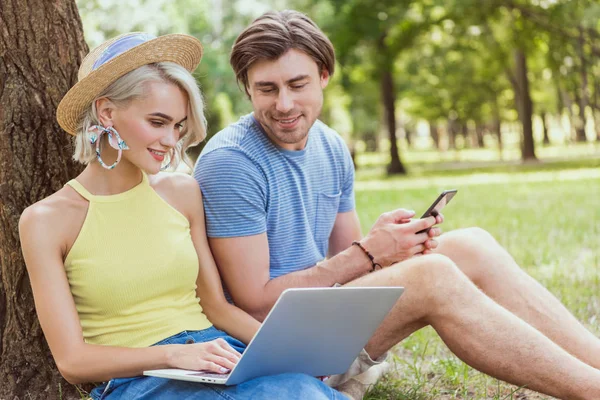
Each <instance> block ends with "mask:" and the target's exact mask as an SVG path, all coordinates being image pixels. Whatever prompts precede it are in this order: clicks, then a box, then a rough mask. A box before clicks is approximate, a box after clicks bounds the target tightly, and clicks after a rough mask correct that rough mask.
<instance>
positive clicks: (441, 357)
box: [356, 160, 600, 399]
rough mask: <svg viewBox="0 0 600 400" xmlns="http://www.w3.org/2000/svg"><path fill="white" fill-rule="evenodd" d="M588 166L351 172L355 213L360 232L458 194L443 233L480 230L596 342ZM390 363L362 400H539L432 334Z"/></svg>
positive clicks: (594, 224)
mask: <svg viewBox="0 0 600 400" xmlns="http://www.w3.org/2000/svg"><path fill="white" fill-rule="evenodd" d="M594 162H596V161H592V162H591V164H590V162H589V161H581V160H579V161H572V162H570V164H567V165H563V166H562V167H561V166H555V165H552V164H548V165H537V166H535V167H532V168H515V169H513V168H512V167H505V168H504V171H503V168H501V167H496V169H495V170H494V171H492V172H491V173H476V174H474V175H465V174H462V173H459V174H456V175H452V174H451V173H448V172H443V173H435V172H431V173H429V174H427V175H426V176H421V177H408V178H391V179H388V178H386V179H382V180H375V179H373V177H372V176H369V173H368V170H367V171H365V170H363V171H360V170H359V173H358V179H359V181H358V182H357V185H356V200H357V209H358V210H359V216H360V220H361V224H362V227H363V231H365V232H366V231H368V229H369V228H370V227H371V226H372V224H373V223H374V221H375V219H376V218H377V217H378V216H379V214H380V213H382V212H384V211H388V210H391V209H394V208H409V209H414V210H415V211H416V212H417V214H418V213H421V212H423V211H424V210H425V209H426V208H427V207H428V206H429V204H430V203H431V201H432V200H433V199H434V198H435V197H436V196H437V194H438V193H439V192H440V190H442V189H447V188H457V189H458V190H459V191H458V194H457V196H456V197H455V198H454V200H453V201H452V203H450V204H449V205H448V207H447V208H446V209H445V211H444V215H445V218H446V221H445V223H444V224H443V229H444V230H451V229H457V228H462V227H469V226H480V227H483V228H485V229H487V230H488V231H489V232H491V233H492V234H493V235H494V236H495V237H496V239H497V240H498V241H499V242H500V243H501V244H502V245H503V246H504V247H505V248H507V249H508V251H509V252H510V253H511V254H512V255H513V256H514V257H515V259H516V260H517V262H518V263H519V264H520V265H521V266H522V267H523V268H524V269H525V270H526V271H527V272H528V273H529V274H530V275H532V276H533V277H534V278H536V279H538V280H539V281H540V282H541V283H542V284H543V285H545V286H546V287H547V288H548V289H549V290H550V291H551V292H552V293H554V294H555V295H556V296H557V297H558V298H559V299H560V300H561V301H562V302H564V303H565V305H566V306H567V308H569V310H571V311H572V312H573V313H574V314H575V315H576V316H577V317H578V318H579V319H580V320H581V321H583V323H584V324H585V325H586V326H587V327H588V328H589V329H590V330H591V331H592V332H594V333H595V334H597V335H600V324H599V322H598V317H599V314H600V290H599V289H600V250H599V248H600V200H599V197H600V172H599V171H600V168H597V167H598V165H597V164H594ZM365 172H366V173H365ZM394 361H395V363H394V364H395V371H394V372H393V373H392V374H391V375H390V377H389V378H387V379H384V380H383V381H382V382H380V383H379V384H378V385H377V386H376V387H374V388H373V389H372V390H371V391H370V392H369V394H368V395H367V396H366V397H365V398H366V399H454V398H460V399H463V398H469V399H511V398H514V399H517V398H524V397H518V396H523V395H524V393H527V396H528V397H527V398H529V399H542V398H547V397H544V396H539V395H536V394H533V395H532V394H531V392H528V391H526V390H523V389H520V388H516V387H513V386H511V385H507V384H504V383H501V382H498V381H496V380H495V379H492V378H490V377H487V376H486V375H483V374H481V373H479V372H477V371H475V370H473V369H471V368H469V367H468V366H466V365H465V364H463V363H462V362H461V361H460V360H458V359H457V358H456V357H455V356H454V355H453V354H452V353H450V352H449V350H448V349H447V348H446V346H445V345H444V344H443V343H442V341H441V340H440V339H439V338H438V336H437V335H436V334H435V332H434V331H433V330H432V329H431V328H427V329H423V330H422V331H419V332H417V333H415V334H413V335H412V336H411V337H409V338H408V339H406V340H405V341H403V342H402V343H401V344H400V345H399V346H397V347H396V348H395V356H394Z"/></svg>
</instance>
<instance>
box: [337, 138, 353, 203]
mask: <svg viewBox="0 0 600 400" xmlns="http://www.w3.org/2000/svg"><path fill="white" fill-rule="evenodd" d="M342 146H343V152H344V167H343V168H344V170H343V174H344V178H343V180H342V196H341V199H340V206H339V207H338V213H342V212H347V211H352V210H354V208H355V200H354V162H353V161H352V156H351V155H350V150H348V146H346V144H345V143H343V145H342Z"/></svg>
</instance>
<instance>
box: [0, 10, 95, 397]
mask: <svg viewBox="0 0 600 400" xmlns="http://www.w3.org/2000/svg"><path fill="white" fill-rule="evenodd" d="M58 21H60V23H58ZM0 26H2V30H0V82H2V87H1V88H0V101H1V104H2V108H0V282H1V283H0V290H1V292H2V293H3V295H2V296H1V297H0V382H2V384H0V398H2V399H56V398H59V396H62V398H63V399H67V398H80V396H79V395H78V394H77V391H76V390H75V388H74V387H73V386H71V385H68V384H66V382H65V381H64V380H63V379H62V377H61V376H60V374H59V373H58V370H57V369H56V367H55V365H54V361H53V359H52V356H51V354H50V351H49V350H48V346H47V344H46V341H45V340H44V337H43V334H42V330H41V328H40V324H39V322H38V319H37V316H36V313H35V309H34V302H33V296H32V292H31V286H30V284H29V279H28V277H27V272H26V269H25V264H24V262H23V258H22V255H21V249H20V243H19V233H18V222H19V216H20V215H21V213H22V212H23V210H24V209H25V208H26V207H27V206H29V205H31V204H32V203H34V202H36V201H39V200H41V199H42V198H44V197H47V196H49V195H50V194H52V193H53V192H55V191H57V190H59V189H60V188H61V187H62V186H63V185H64V183H65V182H67V181H68V180H69V179H71V178H73V177H74V176H76V175H77V174H78V173H79V171H80V170H81V169H82V166H81V165H79V164H77V163H75V162H74V161H72V160H71V156H72V153H73V147H72V146H71V140H70V137H69V136H68V135H67V134H66V133H64V132H63V131H62V130H61V129H60V128H59V126H58V123H57V122H56V117H55V113H56V107H57V105H58V103H59V101H60V99H61V98H62V97H63V95H64V94H65V93H66V92H67V90H68V89H69V88H70V87H71V86H72V85H73V84H74V83H75V82H76V81H77V68H78V66H79V64H80V63H81V60H82V58H83V56H84V55H85V54H86V53H87V45H86V43H85V41H84V39H83V31H82V25H81V21H80V19H79V15H78V13H77V7H76V5H75V1H73V0H65V1H60V2H46V1H43V0H23V1H19V2H0ZM57 323H60V321H57ZM61 387H62V390H61ZM61 392H62V395H61Z"/></svg>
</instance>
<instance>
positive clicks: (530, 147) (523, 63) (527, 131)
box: [515, 49, 537, 161]
mask: <svg viewBox="0 0 600 400" xmlns="http://www.w3.org/2000/svg"><path fill="white" fill-rule="evenodd" d="M515 80H516V87H515V98H517V97H518V99H519V100H518V101H517V110H518V112H519V119H520V120H521V125H522V127H523V146H522V149H521V150H522V152H521V158H522V160H523V161H530V160H537V157H536V156H535V143H534V141H533V124H532V121H531V120H532V116H533V104H532V102H531V96H530V94H529V78H528V77H527V57H526V55H525V52H524V51H523V50H521V49H517V50H515Z"/></svg>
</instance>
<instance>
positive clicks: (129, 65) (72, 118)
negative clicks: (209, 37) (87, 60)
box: [56, 34, 202, 135]
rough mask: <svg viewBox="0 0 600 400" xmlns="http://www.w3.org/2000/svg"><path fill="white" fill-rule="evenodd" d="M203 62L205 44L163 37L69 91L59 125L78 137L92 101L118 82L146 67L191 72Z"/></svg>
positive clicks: (105, 66)
mask: <svg viewBox="0 0 600 400" xmlns="http://www.w3.org/2000/svg"><path fill="white" fill-rule="evenodd" d="M201 59H202V44H201V43H200V41H199V40H198V39H196V38H195V37H193V36H189V35H181V34H170V35H164V36H159V37H157V38H156V39H152V40H149V41H147V42H145V43H142V44H140V45H138V46H135V47H134V48H132V49H130V50H127V51H126V52H124V53H123V54H120V55H118V56H116V57H115V58H113V59H111V60H109V61H107V62H106V63H105V64H103V65H101V66H100V67H99V68H98V69H96V70H94V71H92V72H90V73H89V74H88V75H87V76H86V77H85V78H83V79H82V80H80V81H79V82H77V83H76V84H75V85H74V86H73V87H72V88H71V89H70V90H69V91H68V92H67V94H66V95H65V97H63V99H62V100H61V102H60V103H59V105H58V108H57V110H56V119H57V120H58V124H59V125H60V126H61V128H63V129H64V130H65V131H66V132H67V133H69V134H71V135H76V134H77V128H78V125H79V122H80V118H81V117H82V115H83V113H84V111H85V110H86V108H87V107H89V106H90V105H91V103H92V101H94V99H96V98H97V97H98V96H99V95H100V93H102V91H104V90H105V89H106V88H107V87H108V86H110V85H111V84H112V83H113V82H114V81H116V80H117V79H119V78H120V77H122V76H123V75H125V74H127V73H128V72H131V71H133V70H135V69H137V68H139V67H141V66H143V65H147V64H153V63H158V62H164V61H168V62H173V63H176V64H179V65H181V66H182V67H184V68H185V69H187V70H188V71H189V72H190V73H191V72H193V71H194V70H195V69H196V67H198V64H200V60H201Z"/></svg>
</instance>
